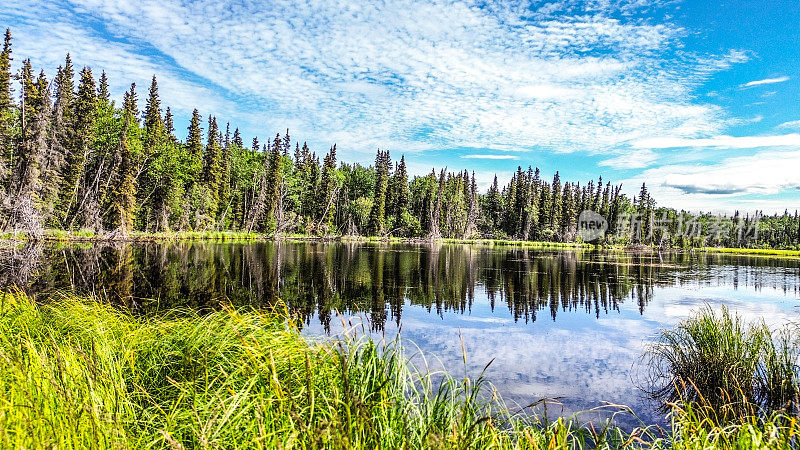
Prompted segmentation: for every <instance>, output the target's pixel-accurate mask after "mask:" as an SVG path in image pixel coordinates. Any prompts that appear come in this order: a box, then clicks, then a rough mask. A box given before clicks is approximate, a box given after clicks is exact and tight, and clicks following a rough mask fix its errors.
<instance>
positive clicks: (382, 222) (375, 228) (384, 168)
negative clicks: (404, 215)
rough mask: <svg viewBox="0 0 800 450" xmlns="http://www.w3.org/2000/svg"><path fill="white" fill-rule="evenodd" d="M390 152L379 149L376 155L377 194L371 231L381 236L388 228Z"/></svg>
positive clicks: (372, 212)
mask: <svg viewBox="0 0 800 450" xmlns="http://www.w3.org/2000/svg"><path fill="white" fill-rule="evenodd" d="M389 164H390V162H389V152H388V151H385V152H384V151H381V150H378V154H377V156H376V157H375V195H374V197H373V199H372V209H371V210H370V213H369V232H370V233H371V234H372V235H373V236H380V235H382V234H383V233H384V231H385V228H386V189H387V187H388V185H389Z"/></svg>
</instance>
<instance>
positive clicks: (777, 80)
mask: <svg viewBox="0 0 800 450" xmlns="http://www.w3.org/2000/svg"><path fill="white" fill-rule="evenodd" d="M784 81H789V77H786V76H784V77H777V78H764V79H763V80H755V81H749V82H747V83H745V84H743V85H742V86H744V87H752V86H761V85H763V84H775V83H783V82H784Z"/></svg>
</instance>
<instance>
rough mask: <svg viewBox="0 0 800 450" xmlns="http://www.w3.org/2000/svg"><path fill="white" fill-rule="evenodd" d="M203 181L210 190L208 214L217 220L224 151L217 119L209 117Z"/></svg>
mask: <svg viewBox="0 0 800 450" xmlns="http://www.w3.org/2000/svg"><path fill="white" fill-rule="evenodd" d="M201 180H202V181H203V186H204V187H205V188H206V189H208V195H209V205H208V206H209V207H208V214H209V216H210V217H212V218H216V215H217V212H218V210H219V193H220V187H221V185H220V183H221V182H222V149H221V148H220V143H219V128H218V127H217V119H216V118H214V117H213V116H209V117H208V143H207V144H206V151H205V154H204V158H203V173H202V177H201Z"/></svg>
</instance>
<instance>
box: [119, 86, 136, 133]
mask: <svg viewBox="0 0 800 450" xmlns="http://www.w3.org/2000/svg"><path fill="white" fill-rule="evenodd" d="M138 102H139V99H138V96H137V95H136V83H131V88H130V90H129V91H127V92H125V95H124V96H123V97H122V109H123V110H125V111H130V112H131V114H133V122H132V123H136V124H138V123H139V106H138Z"/></svg>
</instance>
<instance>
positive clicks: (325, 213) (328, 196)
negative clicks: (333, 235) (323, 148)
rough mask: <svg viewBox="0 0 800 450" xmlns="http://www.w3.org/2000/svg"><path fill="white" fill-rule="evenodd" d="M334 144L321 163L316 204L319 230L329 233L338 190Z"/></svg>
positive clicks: (334, 212)
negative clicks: (318, 211)
mask: <svg viewBox="0 0 800 450" xmlns="http://www.w3.org/2000/svg"><path fill="white" fill-rule="evenodd" d="M335 172H336V144H334V145H333V147H331V149H330V151H329V152H328V154H327V155H325V158H324V160H323V163H322V172H321V173H320V189H319V196H318V197H317V205H319V207H320V209H321V213H320V217H319V219H318V221H319V222H318V224H319V226H318V228H319V229H320V230H319V231H321V232H325V233H329V232H330V229H331V227H332V226H333V218H334V216H335V215H336V202H335V200H336V193H337V191H338V184H337V179H336V173H335Z"/></svg>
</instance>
